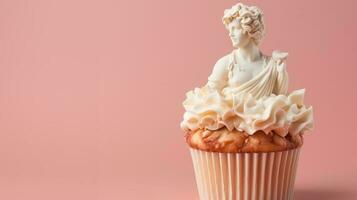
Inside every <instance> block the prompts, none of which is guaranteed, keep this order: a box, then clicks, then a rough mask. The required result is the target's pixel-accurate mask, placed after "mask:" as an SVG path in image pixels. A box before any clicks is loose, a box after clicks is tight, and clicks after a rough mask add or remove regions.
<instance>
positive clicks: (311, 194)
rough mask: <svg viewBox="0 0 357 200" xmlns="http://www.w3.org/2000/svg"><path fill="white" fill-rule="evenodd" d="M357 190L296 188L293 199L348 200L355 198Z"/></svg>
mask: <svg viewBox="0 0 357 200" xmlns="http://www.w3.org/2000/svg"><path fill="white" fill-rule="evenodd" d="M356 198H357V192H354V191H342V190H328V189H326V190H323V189H316V190H313V189H296V190H295V200H310V199H311V200H320V199H321V200H349V199H351V200H352V199H356Z"/></svg>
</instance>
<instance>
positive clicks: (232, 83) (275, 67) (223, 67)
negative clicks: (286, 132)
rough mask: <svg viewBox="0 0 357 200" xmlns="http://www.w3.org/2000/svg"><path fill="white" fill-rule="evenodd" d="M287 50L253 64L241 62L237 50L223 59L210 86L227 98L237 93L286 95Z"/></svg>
mask: <svg viewBox="0 0 357 200" xmlns="http://www.w3.org/2000/svg"><path fill="white" fill-rule="evenodd" d="M286 56H287V54H286V53H281V52H277V51H275V52H273V56H272V57H267V56H264V55H263V56H262V57H261V59H260V60H258V61H256V62H250V63H239V62H237V59H236V56H235V53H234V51H233V53H231V54H229V55H227V56H225V57H223V58H221V59H220V60H219V61H218V62H217V64H216V65H215V67H214V69H213V72H212V74H211V75H210V77H209V78H208V83H207V85H208V86H209V87H211V88H215V89H217V90H219V91H221V92H222V94H223V95H224V96H225V97H226V98H227V99H231V98H232V96H234V95H237V94H242V93H246V94H251V95H252V96H253V97H255V98H256V99H259V98H260V97H262V96H269V95H271V94H276V95H278V94H286V93H287V86H288V85H287V84H288V77H287V72H286V70H285V62H283V60H284V59H285V58H286Z"/></svg>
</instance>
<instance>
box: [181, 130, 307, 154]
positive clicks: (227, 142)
mask: <svg viewBox="0 0 357 200" xmlns="http://www.w3.org/2000/svg"><path fill="white" fill-rule="evenodd" d="M186 142H187V143H188V145H189V146H190V147H191V148H195V149H199V150H202V151H209V152H221V153H252V152H275V151H285V150H289V149H294V148H297V147H300V146H301V145H302V144H303V137H302V136H301V135H299V134H298V135H295V136H291V135H287V136H286V137H281V136H279V135H278V134H275V133H274V132H270V133H269V134H266V133H264V132H263V131H258V132H256V133H255V134H253V135H248V134H247V133H245V132H240V131H237V130H233V131H229V130H228V129H226V128H221V129H219V130H215V131H211V130H204V129H199V130H197V131H190V132H187V133H186Z"/></svg>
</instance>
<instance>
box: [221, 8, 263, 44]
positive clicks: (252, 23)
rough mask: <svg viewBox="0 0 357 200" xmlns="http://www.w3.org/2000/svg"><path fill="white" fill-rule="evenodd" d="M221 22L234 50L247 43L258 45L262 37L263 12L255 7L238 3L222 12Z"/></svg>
mask: <svg viewBox="0 0 357 200" xmlns="http://www.w3.org/2000/svg"><path fill="white" fill-rule="evenodd" d="M222 21H223V24H224V25H225V26H226V28H227V29H228V31H229V36H230V38H231V40H232V44H233V46H234V47H235V48H242V47H244V46H245V45H247V44H248V43H249V42H254V43H255V44H256V45H259V43H260V41H261V39H262V38H263V36H264V21H263V12H262V11H261V10H260V9H259V8H257V7H255V6H247V5H244V4H242V3H238V4H236V5H234V6H233V7H232V8H230V9H227V10H225V11H224V16H223V18H222Z"/></svg>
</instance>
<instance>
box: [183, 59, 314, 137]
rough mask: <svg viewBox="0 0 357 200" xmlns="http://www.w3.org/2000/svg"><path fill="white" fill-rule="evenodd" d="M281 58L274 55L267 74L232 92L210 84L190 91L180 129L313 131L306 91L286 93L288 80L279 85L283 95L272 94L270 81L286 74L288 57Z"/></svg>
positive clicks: (281, 134)
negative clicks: (224, 128)
mask: <svg viewBox="0 0 357 200" xmlns="http://www.w3.org/2000/svg"><path fill="white" fill-rule="evenodd" d="M281 55H282V54H275V56H274V55H273V59H272V62H270V64H268V66H267V68H266V69H265V70H264V71H266V72H264V71H263V72H262V73H261V74H260V75H258V76H257V77H255V78H253V79H252V80H251V82H248V83H245V84H243V85H241V86H240V87H237V90H236V91H234V92H232V93H227V92H225V91H226V90H227V88H229V87H226V90H225V89H223V92H222V91H220V90H218V89H217V88H215V87H212V86H210V84H207V85H205V86H204V87H202V88H195V89H194V90H192V91H189V92H188V93H187V94H186V100H185V101H184V102H183V106H184V108H185V110H186V112H185V114H184V116H183V121H182V122H181V128H182V129H183V130H185V131H195V130H198V129H206V130H218V129H220V128H223V127H226V128H227V129H228V130H230V131H233V130H234V129H235V130H238V131H244V132H246V133H247V134H249V135H253V134H254V133H256V132H258V131H263V132H265V133H266V134H268V133H270V132H274V133H275V134H278V135H279V136H281V137H285V136H287V135H288V134H290V135H291V136H295V135H297V134H303V133H305V132H306V131H310V130H312V128H313V110H312V107H311V106H310V107H305V105H304V103H303V99H304V94H305V89H300V90H295V91H293V92H291V93H290V94H287V82H286V81H287V80H285V83H284V84H280V85H282V86H281V87H280V91H281V92H278V93H277V94H274V93H273V92H272V91H274V87H273V85H274V84H272V83H270V82H271V80H272V81H273V82H274V83H276V82H278V83H279V76H280V75H279V74H283V73H286V71H285V68H284V67H285V66H284V65H285V64H284V62H283V60H282V58H285V57H286V55H287V54H286V55H285V54H284V56H281ZM274 70H275V71H274ZM269 78H270V79H269ZM261 83H264V84H261ZM256 86H259V87H256ZM256 88H258V90H256ZM233 89H235V88H234V87H233ZM278 89H279V88H278ZM262 91H263V92H262ZM266 91H269V92H266ZM264 92H265V93H264ZM261 94H264V95H261ZM267 94H268V95H267Z"/></svg>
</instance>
